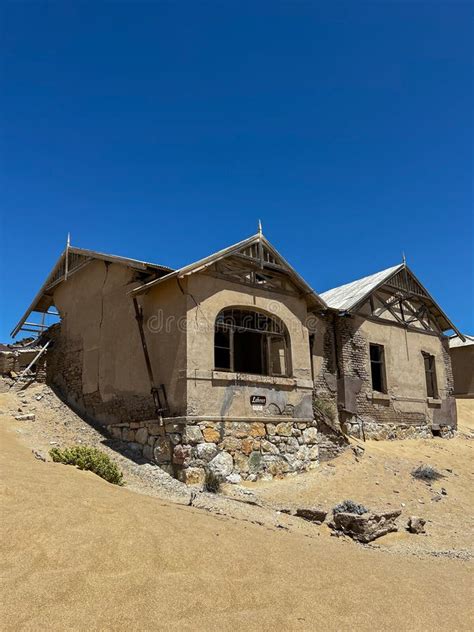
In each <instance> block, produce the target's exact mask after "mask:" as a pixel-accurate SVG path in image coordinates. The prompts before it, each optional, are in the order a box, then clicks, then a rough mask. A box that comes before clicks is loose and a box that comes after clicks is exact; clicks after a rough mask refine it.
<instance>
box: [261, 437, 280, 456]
mask: <svg viewBox="0 0 474 632" xmlns="http://www.w3.org/2000/svg"><path fill="white" fill-rule="evenodd" d="M260 447H261V449H262V452H269V453H270V454H279V452H280V450H279V449H278V448H277V447H276V445H274V444H273V443H271V442H270V441H267V440H266V439H263V440H262V441H261V442H260Z"/></svg>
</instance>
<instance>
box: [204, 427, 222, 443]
mask: <svg viewBox="0 0 474 632" xmlns="http://www.w3.org/2000/svg"><path fill="white" fill-rule="evenodd" d="M202 434H203V435H204V439H205V440H206V441H207V442H208V443H219V441H220V440H221V435H220V433H219V431H218V430H216V429H215V428H204V429H203V431H202Z"/></svg>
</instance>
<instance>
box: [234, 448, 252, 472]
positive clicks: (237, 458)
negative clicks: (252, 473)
mask: <svg viewBox="0 0 474 632" xmlns="http://www.w3.org/2000/svg"><path fill="white" fill-rule="evenodd" d="M234 468H235V469H236V470H237V471H239V472H241V473H242V474H246V473H247V472H248V471H249V459H248V457H247V456H245V454H242V453H241V452H236V453H235V454H234Z"/></svg>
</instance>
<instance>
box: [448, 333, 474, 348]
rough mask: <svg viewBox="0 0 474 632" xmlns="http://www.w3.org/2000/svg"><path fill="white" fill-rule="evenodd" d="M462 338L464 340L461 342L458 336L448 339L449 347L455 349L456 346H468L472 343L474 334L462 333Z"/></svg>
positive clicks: (473, 342) (473, 343)
mask: <svg viewBox="0 0 474 632" xmlns="http://www.w3.org/2000/svg"><path fill="white" fill-rule="evenodd" d="M464 338H465V339H466V340H465V341H464V342H463V341H462V340H461V338H459V336H453V337H452V338H450V339H449V348H450V349H456V348H457V347H469V345H474V336H468V335H467V334H464Z"/></svg>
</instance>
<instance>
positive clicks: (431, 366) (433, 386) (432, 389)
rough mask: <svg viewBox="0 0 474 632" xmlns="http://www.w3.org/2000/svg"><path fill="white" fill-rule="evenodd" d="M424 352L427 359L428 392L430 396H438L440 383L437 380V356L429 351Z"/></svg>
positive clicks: (425, 359) (424, 357)
mask: <svg viewBox="0 0 474 632" xmlns="http://www.w3.org/2000/svg"><path fill="white" fill-rule="evenodd" d="M422 353H423V359H424V361H425V376H426V392H427V395H428V397H433V398H436V397H438V384H437V380H436V361H435V357H434V356H433V355H430V354H429V353H424V352H422Z"/></svg>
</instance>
